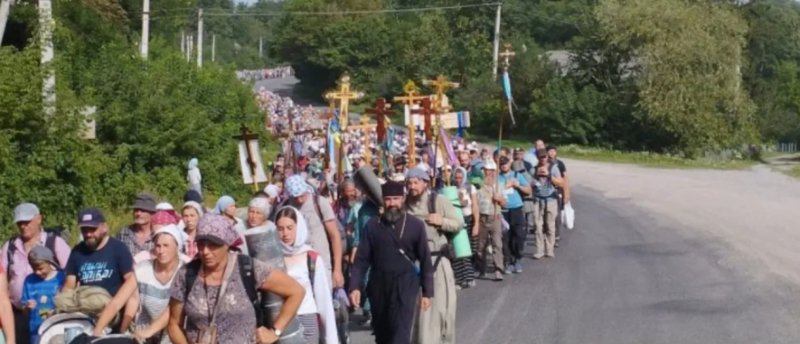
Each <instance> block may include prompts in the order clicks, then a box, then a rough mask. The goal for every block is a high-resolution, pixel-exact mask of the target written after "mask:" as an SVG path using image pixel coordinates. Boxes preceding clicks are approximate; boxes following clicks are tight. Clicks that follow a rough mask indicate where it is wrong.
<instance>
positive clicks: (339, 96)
mask: <svg viewBox="0 0 800 344" xmlns="http://www.w3.org/2000/svg"><path fill="white" fill-rule="evenodd" d="M363 96H364V93H363V92H358V91H353V90H351V89H350V75H348V74H347V73H344V74H342V77H341V78H339V88H338V89H337V90H335V91H333V92H328V93H326V94H325V98H326V99H328V100H333V101H334V102H335V101H337V100H338V101H339V128H340V129H341V130H344V129H347V122H348V121H349V118H348V116H349V114H350V101H351V100H356V99H359V98H361V97H363Z"/></svg>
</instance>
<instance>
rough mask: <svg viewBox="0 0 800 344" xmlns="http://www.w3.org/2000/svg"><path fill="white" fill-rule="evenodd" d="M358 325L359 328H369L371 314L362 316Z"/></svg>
mask: <svg viewBox="0 0 800 344" xmlns="http://www.w3.org/2000/svg"><path fill="white" fill-rule="evenodd" d="M358 324H359V325H360V326H369V325H370V324H372V314H371V313H367V314H366V315H365V316H364V319H361V321H359V322H358Z"/></svg>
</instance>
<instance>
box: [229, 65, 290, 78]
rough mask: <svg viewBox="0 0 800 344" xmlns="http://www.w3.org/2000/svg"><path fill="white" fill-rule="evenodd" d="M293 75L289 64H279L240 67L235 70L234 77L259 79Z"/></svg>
mask: <svg viewBox="0 0 800 344" xmlns="http://www.w3.org/2000/svg"><path fill="white" fill-rule="evenodd" d="M292 75H294V70H293V69H292V67H291V66H280V67H272V68H262V69H242V70H237V71H236V77H237V78H239V80H242V81H245V80H247V81H259V80H264V79H278V78H288V77H290V76H292Z"/></svg>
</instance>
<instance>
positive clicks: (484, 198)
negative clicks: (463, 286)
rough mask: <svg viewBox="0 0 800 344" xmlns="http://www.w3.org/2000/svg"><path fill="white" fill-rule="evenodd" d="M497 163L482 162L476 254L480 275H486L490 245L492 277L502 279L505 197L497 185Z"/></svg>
mask: <svg viewBox="0 0 800 344" xmlns="http://www.w3.org/2000/svg"><path fill="white" fill-rule="evenodd" d="M496 173H497V164H495V163H494V161H492V160H487V161H486V162H485V163H484V164H483V174H484V175H485V177H486V179H485V180H484V185H483V187H482V188H480V190H478V211H479V213H480V217H479V219H478V221H479V227H478V231H479V232H478V250H477V251H478V254H477V257H476V258H477V259H476V262H477V264H476V265H477V267H478V271H479V273H480V277H481V278H483V277H484V276H485V275H486V268H487V267H488V263H487V260H486V254H487V252H486V251H487V250H486V245H487V244H490V245H491V246H492V262H493V263H494V264H493V265H494V279H495V280H496V281H502V280H503V273H502V272H503V235H502V233H503V231H502V227H501V222H502V221H500V216H502V208H503V207H505V206H506V198H505V197H503V194H502V193H501V191H500V189H499V188H498V187H497V175H496Z"/></svg>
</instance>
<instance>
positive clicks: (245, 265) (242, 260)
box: [184, 254, 264, 326]
mask: <svg viewBox="0 0 800 344" xmlns="http://www.w3.org/2000/svg"><path fill="white" fill-rule="evenodd" d="M236 258H237V262H238V263H239V276H241V278H242V284H244V290H245V291H246V292H247V298H248V299H250V304H251V306H252V307H253V311H254V312H255V315H256V325H257V326H263V325H264V317H263V312H262V308H261V304H260V300H259V298H258V286H257V284H256V274H255V272H254V270H253V258H251V257H250V256H247V255H243V254H239V255H237V256H236ZM200 264H201V262H200V259H194V260H192V261H191V262H189V264H186V284H185V285H186V291H185V292H184V300H186V299H188V297H189V292H191V291H192V286H194V282H195V280H196V279H197V276H198V275H199V273H200Z"/></svg>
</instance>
